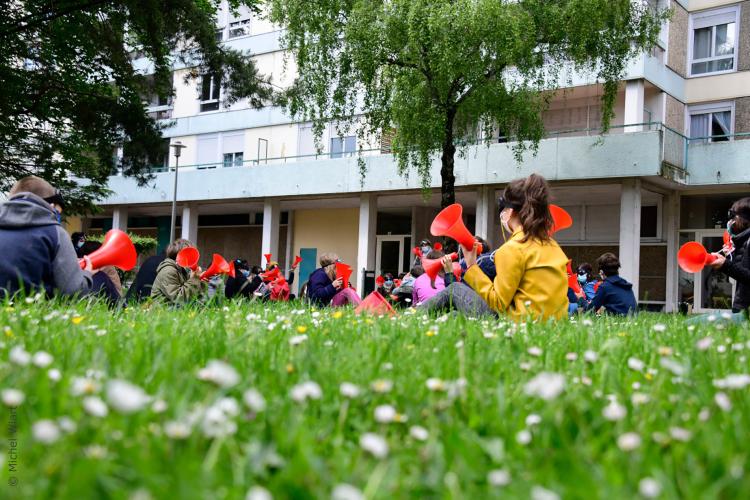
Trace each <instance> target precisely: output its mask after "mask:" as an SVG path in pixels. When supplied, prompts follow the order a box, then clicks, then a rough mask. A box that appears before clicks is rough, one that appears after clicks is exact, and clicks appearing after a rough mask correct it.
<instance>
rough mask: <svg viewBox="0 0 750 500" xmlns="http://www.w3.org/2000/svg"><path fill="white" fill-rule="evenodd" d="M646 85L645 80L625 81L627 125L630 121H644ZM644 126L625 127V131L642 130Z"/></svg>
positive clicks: (625, 117)
mask: <svg viewBox="0 0 750 500" xmlns="http://www.w3.org/2000/svg"><path fill="white" fill-rule="evenodd" d="M644 95H645V87H644V84H643V80H629V81H627V82H625V116H624V119H625V125H628V124H630V123H643V121H644V117H643V107H644V105H645V102H644V99H645V97H644ZM643 128H644V127H643V126H642V125H639V126H635V127H625V133H628V132H641V131H643Z"/></svg>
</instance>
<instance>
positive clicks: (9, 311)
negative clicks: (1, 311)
mask: <svg viewBox="0 0 750 500" xmlns="http://www.w3.org/2000/svg"><path fill="white" fill-rule="evenodd" d="M5 312H7V313H12V312H13V307H12V306H8V307H6V308H5Z"/></svg>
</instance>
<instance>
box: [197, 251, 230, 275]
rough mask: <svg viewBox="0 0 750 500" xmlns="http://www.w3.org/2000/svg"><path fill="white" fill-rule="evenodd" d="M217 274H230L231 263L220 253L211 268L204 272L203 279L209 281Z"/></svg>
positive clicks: (215, 256)
mask: <svg viewBox="0 0 750 500" xmlns="http://www.w3.org/2000/svg"><path fill="white" fill-rule="evenodd" d="M216 274H229V263H228V262H227V261H226V259H225V258H224V257H222V256H221V255H219V254H218V253H215V254H214V260H213V262H211V266H209V268H208V269H206V270H205V271H203V273H202V274H201V279H202V280H207V279H208V278H210V277H212V276H214V275H216Z"/></svg>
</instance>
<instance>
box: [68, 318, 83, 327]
mask: <svg viewBox="0 0 750 500" xmlns="http://www.w3.org/2000/svg"><path fill="white" fill-rule="evenodd" d="M83 318H85V316H73V318H71V320H70V321H72V322H73V324H74V325H80V324H81V321H83Z"/></svg>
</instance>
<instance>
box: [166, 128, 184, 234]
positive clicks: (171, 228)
mask: <svg viewBox="0 0 750 500" xmlns="http://www.w3.org/2000/svg"><path fill="white" fill-rule="evenodd" d="M171 146H172V147H173V148H174V153H173V154H174V161H175V163H174V192H173V194H172V223H171V224H170V226H169V243H172V242H173V241H174V231H175V224H176V222H177V170H178V169H179V167H180V154H182V149H183V148H186V147H187V146H185V145H183V144H182V143H181V142H180V141H175V142H173V143H172V144H171Z"/></svg>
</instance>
